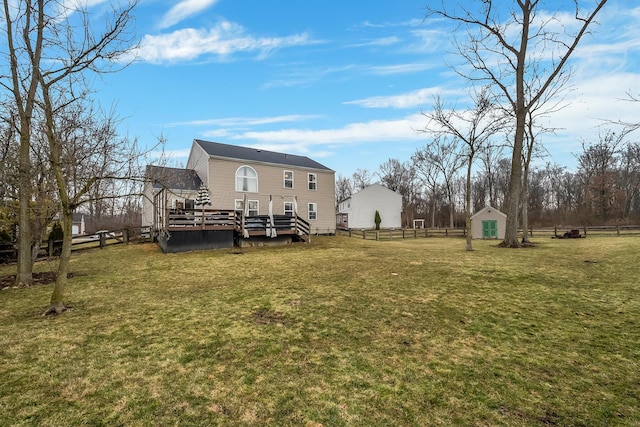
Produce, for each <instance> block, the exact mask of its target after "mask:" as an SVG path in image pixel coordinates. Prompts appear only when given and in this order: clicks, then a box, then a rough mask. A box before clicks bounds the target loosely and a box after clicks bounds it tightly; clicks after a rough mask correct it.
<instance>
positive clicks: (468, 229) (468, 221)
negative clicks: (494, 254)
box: [465, 157, 473, 251]
mask: <svg viewBox="0 0 640 427" xmlns="http://www.w3.org/2000/svg"><path fill="white" fill-rule="evenodd" d="M472 164H473V161H472V158H471V157H470V158H469V163H468V164H467V195H466V205H467V206H466V207H465V230H466V235H467V251H472V250H473V247H472V245H471V165H472Z"/></svg>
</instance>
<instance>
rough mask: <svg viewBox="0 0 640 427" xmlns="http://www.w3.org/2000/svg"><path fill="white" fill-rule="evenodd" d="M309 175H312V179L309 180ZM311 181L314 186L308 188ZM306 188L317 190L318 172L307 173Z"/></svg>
mask: <svg viewBox="0 0 640 427" xmlns="http://www.w3.org/2000/svg"><path fill="white" fill-rule="evenodd" d="M311 177H313V181H312V180H311ZM312 183H313V184H314V185H315V187H316V188H309V187H311V184H312ZM307 190H309V191H318V174H317V173H311V172H309V173H308V174H307Z"/></svg>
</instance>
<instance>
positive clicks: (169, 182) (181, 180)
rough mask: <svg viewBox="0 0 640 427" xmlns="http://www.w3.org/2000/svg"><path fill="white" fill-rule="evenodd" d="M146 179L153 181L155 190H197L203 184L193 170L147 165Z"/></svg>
mask: <svg viewBox="0 0 640 427" xmlns="http://www.w3.org/2000/svg"><path fill="white" fill-rule="evenodd" d="M145 177H146V178H147V179H148V180H149V181H151V185H153V188H171V189H174V190H197V189H198V188H200V185H201V184H202V180H201V179H200V177H199V176H198V174H197V173H196V171H194V170H192V169H179V168H168V167H164V166H154V165H147V170H146V173H145Z"/></svg>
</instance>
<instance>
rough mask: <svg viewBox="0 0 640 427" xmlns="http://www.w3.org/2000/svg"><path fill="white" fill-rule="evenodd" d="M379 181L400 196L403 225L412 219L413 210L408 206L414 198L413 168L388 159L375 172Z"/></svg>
mask: <svg viewBox="0 0 640 427" xmlns="http://www.w3.org/2000/svg"><path fill="white" fill-rule="evenodd" d="M376 174H377V175H378V177H379V178H380V183H381V184H382V185H384V186H385V187H387V188H388V189H389V190H393V191H395V192H396V193H398V194H400V195H401V196H402V213H403V217H404V218H403V220H404V221H403V222H404V224H405V225H407V224H408V223H410V222H412V221H413V219H414V218H413V211H411V212H409V210H410V209H409V206H410V205H411V204H412V202H413V201H414V200H415V198H416V185H415V181H416V180H415V170H414V169H413V168H412V167H411V165H410V164H409V163H402V162H400V161H399V160H397V159H389V160H387V161H386V162H384V163H383V164H381V165H380V168H379V169H378V172H377V173H376Z"/></svg>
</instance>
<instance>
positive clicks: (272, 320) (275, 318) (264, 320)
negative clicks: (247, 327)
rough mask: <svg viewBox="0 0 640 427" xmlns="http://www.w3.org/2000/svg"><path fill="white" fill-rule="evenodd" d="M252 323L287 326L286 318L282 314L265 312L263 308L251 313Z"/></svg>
mask: <svg viewBox="0 0 640 427" xmlns="http://www.w3.org/2000/svg"><path fill="white" fill-rule="evenodd" d="M253 321H254V322H256V323H258V324H260V325H272V324H279V325H286V324H287V318H286V317H285V315H284V314H283V313H279V312H277V311H272V310H267V309H265V308H261V309H260V310H258V311H256V312H254V313H253Z"/></svg>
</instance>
